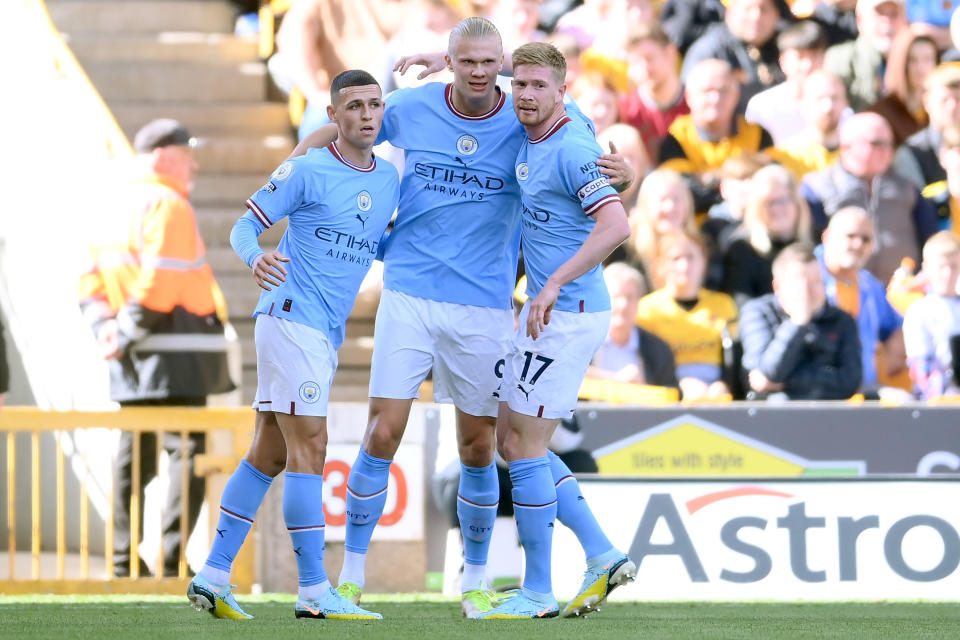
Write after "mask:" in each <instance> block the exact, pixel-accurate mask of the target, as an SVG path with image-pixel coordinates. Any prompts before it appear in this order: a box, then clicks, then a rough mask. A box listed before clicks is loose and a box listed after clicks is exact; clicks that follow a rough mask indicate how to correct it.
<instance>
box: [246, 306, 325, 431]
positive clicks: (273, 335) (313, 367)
mask: <svg viewBox="0 0 960 640" xmlns="http://www.w3.org/2000/svg"><path fill="white" fill-rule="evenodd" d="M254 340H255V341H256V345H257V395H256V398H254V400H253V408H254V409H259V410H260V411H275V412H277V413H288V414H290V415H297V416H326V415H327V404H328V403H329V402H330V384H331V383H332V382H333V374H334V373H336V371H337V351H336V349H334V348H333V345H332V344H331V343H330V340H329V338H327V336H326V335H324V334H323V332H321V331H317V330H316V329H314V328H313V327H308V326H306V325H304V324H300V323H297V322H290V321H289V320H285V319H283V318H276V317H274V316H269V315H267V314H264V313H261V314H260V315H258V316H257V320H256V325H255V327H254Z"/></svg>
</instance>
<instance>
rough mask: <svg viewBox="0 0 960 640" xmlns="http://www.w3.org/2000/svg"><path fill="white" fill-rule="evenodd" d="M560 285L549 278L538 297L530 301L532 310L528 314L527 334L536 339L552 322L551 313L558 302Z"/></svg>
mask: <svg viewBox="0 0 960 640" xmlns="http://www.w3.org/2000/svg"><path fill="white" fill-rule="evenodd" d="M559 295H560V287H558V286H556V285H554V284H553V282H551V281H550V280H549V279H548V280H547V282H546V283H545V284H544V285H543V288H542V289H540V293H538V294H537V297H536V298H534V299H533V300H531V301H530V311H529V313H528V314H527V335H528V336H530V337H531V338H533V339H534V340H536V339H537V338H539V337H540V334H541V333H543V330H544V329H545V328H546V326H547V325H548V324H550V314H551V312H552V311H553V305H555V304H557V297H558V296H559Z"/></svg>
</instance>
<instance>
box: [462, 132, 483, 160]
mask: <svg viewBox="0 0 960 640" xmlns="http://www.w3.org/2000/svg"><path fill="white" fill-rule="evenodd" d="M477 146H479V145H478V143H477V139H476V138H474V137H473V136H469V135H467V134H464V135H462V136H460V137H459V138H457V151H459V152H460V153H461V154H463V155H465V156H472V155H473V154H475V153H476V152H477Z"/></svg>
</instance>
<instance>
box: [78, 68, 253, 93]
mask: <svg viewBox="0 0 960 640" xmlns="http://www.w3.org/2000/svg"><path fill="white" fill-rule="evenodd" d="M83 67H84V70H85V71H86V72H87V75H89V76H90V80H91V82H93V85H94V87H96V89H97V91H99V92H100V95H101V96H103V99H104V100H105V101H106V102H107V104H110V103H112V102H114V101H134V102H144V101H155V102H187V103H191V102H194V103H203V102H224V101H237V102H262V101H263V100H264V99H265V97H266V88H267V78H266V74H267V72H266V67H265V66H264V65H263V64H261V63H259V62H239V63H222V64H218V63H210V62H202V61H201V62H155V61H141V60H135V61H129V62H128V61H106V62H102V61H101V62H97V61H93V62H89V63H87V64H85V65H83Z"/></svg>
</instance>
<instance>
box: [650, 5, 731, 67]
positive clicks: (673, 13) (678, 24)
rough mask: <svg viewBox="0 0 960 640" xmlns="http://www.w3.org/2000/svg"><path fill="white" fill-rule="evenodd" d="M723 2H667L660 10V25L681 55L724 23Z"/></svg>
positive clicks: (724, 10)
mask: <svg viewBox="0 0 960 640" xmlns="http://www.w3.org/2000/svg"><path fill="white" fill-rule="evenodd" d="M725 4H726V3H724V2H723V1H722V0H667V1H666V2H665V3H664V5H663V8H662V9H661V10H660V24H661V25H662V26H663V30H664V32H665V33H666V34H667V35H668V36H669V37H670V40H671V42H673V43H674V44H675V45H676V47H677V49H679V51H680V53H682V54H686V53H687V49H689V48H690V45H692V44H693V43H694V42H696V41H697V39H699V38H700V36H702V35H703V34H704V32H705V31H706V30H707V29H709V28H710V27H711V26H713V25H715V24H717V23H719V22H723V16H724V14H725V13H726V8H725V6H724V5H725Z"/></svg>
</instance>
